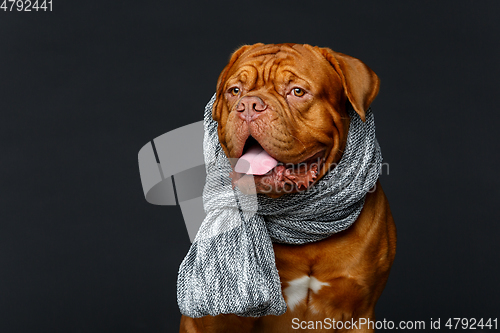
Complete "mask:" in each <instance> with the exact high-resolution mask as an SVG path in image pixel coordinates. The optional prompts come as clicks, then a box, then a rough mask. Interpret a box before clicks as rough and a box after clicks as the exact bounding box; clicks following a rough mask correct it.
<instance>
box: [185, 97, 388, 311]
mask: <svg viewBox="0 0 500 333" xmlns="http://www.w3.org/2000/svg"><path fill="white" fill-rule="evenodd" d="M214 101H215V95H214V96H213V97H212V99H211V100H210V102H209V103H208V104H207V106H206V108H205V114H204V131H205V134H204V142H203V150H204V158H205V165H206V171H207V178H206V184H205V188H204V191H203V203H204V208H205V212H206V214H207V215H206V218H205V220H204V221H203V223H202V225H201V227H200V229H199V231H198V233H197V235H196V238H195V240H194V242H193V244H192V245H191V248H190V249H189V252H188V253H187V255H186V257H185V258H184V260H183V261H182V263H181V266H180V268H179V274H178V280H177V302H178V304H179V308H180V311H181V313H182V314H184V315H186V316H189V317H194V318H196V317H202V316H205V315H212V316H215V315H218V314H228V313H234V314H237V315H239V316H249V317H259V316H265V315H281V314H283V313H285V312H286V303H285V300H284V298H283V295H282V293H281V283H280V278H279V275H278V270H277V269H276V264H275V258H274V251H273V246H272V242H279V243H287V244H305V243H309V242H315V241H319V240H322V239H324V238H327V237H329V236H331V235H333V234H335V233H338V232H340V231H343V230H345V229H347V228H348V227H349V226H350V225H351V224H352V223H353V222H354V221H355V220H356V219H357V217H358V215H359V213H360V212H361V209H362V208H363V204H364V202H365V196H366V193H367V192H368V191H369V190H370V189H372V188H373V186H374V185H375V183H376V181H377V179H378V176H379V173H380V166H381V162H382V154H381V152H380V148H379V145H378V143H377V140H376V138H375V123H374V118H373V113H372V112H371V110H368V111H367V113H366V121H365V122H363V121H362V120H361V119H360V118H359V116H358V115H357V114H356V113H355V111H354V110H353V109H352V108H349V110H348V112H349V116H350V118H351V122H350V126H349V132H348V136H347V144H346V148H345V151H344V154H343V156H342V158H341V160H340V162H339V163H338V165H337V166H335V168H333V169H332V170H331V171H330V172H329V173H327V174H326V175H325V176H323V177H322V178H321V179H320V180H319V181H318V182H317V183H316V184H314V185H313V186H311V187H310V188H308V189H307V190H305V191H303V192H298V193H293V194H285V195H283V196H281V197H279V198H277V199H271V198H269V197H267V196H265V195H261V194H258V195H247V194H242V193H241V192H240V191H239V190H238V189H237V188H236V189H233V188H232V184H231V179H230V177H229V174H230V173H231V171H232V169H231V165H230V163H229V161H228V159H227V157H226V156H225V154H224V151H223V150H222V147H221V146H220V144H219V141H218V136H217V122H215V121H214V120H213V119H212V105H213V103H214Z"/></svg>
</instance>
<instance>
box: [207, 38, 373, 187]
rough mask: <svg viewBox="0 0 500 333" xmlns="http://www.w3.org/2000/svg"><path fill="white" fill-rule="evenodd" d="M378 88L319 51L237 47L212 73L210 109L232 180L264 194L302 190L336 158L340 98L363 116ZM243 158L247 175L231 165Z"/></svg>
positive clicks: (342, 58) (344, 126)
mask: <svg viewBox="0 0 500 333" xmlns="http://www.w3.org/2000/svg"><path fill="white" fill-rule="evenodd" d="M378 90H379V79H378V77H377V76H376V75H375V73H373V71H372V70H371V69H370V68H368V66H366V65H365V64H364V63H362V62H361V61H360V60H358V59H355V58H352V57H350V56H347V55H344V54H341V53H336V52H333V51H332V50H330V49H327V48H318V47H312V46H310V45H298V44H278V45H264V44H255V45H251V46H243V47H241V48H240V49H239V50H237V51H236V52H235V53H234V54H233V55H232V57H231V59H230V61H229V64H228V65H227V66H226V67H225V68H224V70H223V71H222V73H221V74H220V76H219V80H218V83H217V92H216V102H215V103H214V107H213V114H212V115H213V118H214V120H215V121H217V122H218V136H219V141H220V144H221V146H222V148H223V150H224V152H225V154H226V156H227V157H228V158H230V160H231V161H232V166H233V168H234V169H235V171H234V172H233V173H232V175H231V177H232V179H233V185H236V186H238V187H239V188H240V189H241V190H242V191H243V192H248V189H249V188H251V187H253V186H254V185H255V189H256V190H257V192H258V193H265V194H267V195H268V196H270V197H278V196H281V195H283V194H284V193H293V192H296V191H301V190H305V189H307V188H308V187H310V186H311V185H312V184H313V183H314V182H316V181H317V180H319V179H320V178H321V177H322V176H323V175H325V174H326V173H327V172H328V170H329V169H330V168H331V167H333V166H334V165H335V164H336V163H337V162H338V161H339V160H340V158H341V156H342V151H343V150H344V148H345V143H346V138H347V132H348V128H349V118H348V116H347V112H346V103H347V101H349V102H350V103H351V104H352V106H353V108H354V110H355V111H356V112H357V113H358V114H359V116H360V117H361V119H363V120H364V117H365V111H366V110H367V108H368V107H369V105H370V104H371V102H372V101H373V99H374V98H375V96H376V95H377V93H378ZM257 155H258V156H260V157H262V156H264V157H265V158H263V159H260V160H259V162H256V161H257V160H258V158H257V157H255V156H257ZM247 156H250V158H251V161H250V160H249V161H250V162H249V164H250V165H249V166H248V167H249V168H250V169H253V171H250V172H248V171H245V170H241V166H238V163H239V162H238V159H240V160H248V158H247ZM252 161H253V162H252ZM259 163H261V165H257V164H259ZM266 163H267V166H266V165H265V164H266ZM247 169H248V168H247ZM256 170H257V171H256ZM245 173H249V174H253V177H248V176H246V175H245ZM249 182H251V184H250V183H249Z"/></svg>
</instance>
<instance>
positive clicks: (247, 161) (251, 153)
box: [231, 136, 324, 193]
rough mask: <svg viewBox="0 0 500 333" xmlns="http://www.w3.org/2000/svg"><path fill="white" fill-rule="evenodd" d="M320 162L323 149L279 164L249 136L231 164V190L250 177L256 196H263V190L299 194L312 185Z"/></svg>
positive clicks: (322, 160) (322, 158)
mask: <svg viewBox="0 0 500 333" xmlns="http://www.w3.org/2000/svg"><path fill="white" fill-rule="evenodd" d="M323 162H324V150H321V151H319V152H315V153H313V154H311V155H309V156H306V158H305V159H304V160H303V161H302V162H299V163H296V164H294V163H283V162H280V161H279V160H277V159H275V158H274V157H272V156H271V155H270V154H269V153H268V152H267V151H266V150H265V149H264V148H263V147H262V146H261V145H260V144H259V142H258V141H257V140H255V139H254V138H253V137H252V136H249V137H248V139H247V141H246V142H245V145H244V147H243V151H242V154H241V156H240V157H239V158H238V159H237V160H235V163H233V172H232V173H231V178H232V182H233V187H234V186H235V185H238V186H240V185H241V183H242V182H240V179H241V178H244V177H245V175H252V176H253V180H254V181H255V185H256V186H257V191H258V192H259V193H266V190H267V191H269V193H271V192H272V193H278V192H285V193H291V192H295V191H303V190H305V189H307V188H309V187H310V186H311V185H312V184H313V183H314V182H315V180H316V179H317V177H318V173H319V170H320V169H321V168H320V167H321V165H322V163H323ZM246 178H248V177H246Z"/></svg>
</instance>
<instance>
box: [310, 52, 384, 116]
mask: <svg viewBox="0 0 500 333" xmlns="http://www.w3.org/2000/svg"><path fill="white" fill-rule="evenodd" d="M317 50H318V51H319V52H320V53H321V54H322V55H323V56H324V57H325V58H326V60H328V61H329V62H330V64H332V66H333V67H334V68H335V71H336V72H337V73H338V74H339V75H340V78H341V79H342V85H343V86H344V91H345V93H346V95H347V98H348V99H349V101H350V102H351V104H352V106H353V108H354V110H355V111H356V112H357V113H358V114H359V116H360V118H361V119H362V120H363V121H365V112H366V110H368V108H369V107H370V104H371V103H372V102H373V100H374V99H375V97H376V96H377V94H378V91H379V88H380V80H379V78H378V76H377V75H376V74H375V73H374V72H373V71H372V70H371V69H370V67H368V66H367V65H365V64H364V63H363V62H362V61H361V60H359V59H356V58H353V57H351V56H348V55H346V54H342V53H338V52H334V51H332V50H330V49H329V48H317Z"/></svg>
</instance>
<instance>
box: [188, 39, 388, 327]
mask: <svg viewBox="0 0 500 333" xmlns="http://www.w3.org/2000/svg"><path fill="white" fill-rule="evenodd" d="M378 90H379V79H378V77H377V75H375V73H374V72H373V71H372V70H371V69H370V68H369V67H368V66H366V65H365V64H364V63H362V62H361V61H360V60H358V59H355V58H353V57H350V56H347V55H344V54H341V53H337V52H334V51H332V50H330V49H327V48H318V47H312V46H310V45H298V44H279V45H263V44H255V45H250V46H243V47H241V48H240V49H239V50H237V51H236V52H235V53H234V54H233V55H232V57H231V59H230V61H229V64H228V65H227V66H226V67H225V68H224V70H223V71H222V73H221V75H220V76H219V80H218V83H217V99H216V102H215V104H214V108H213V118H214V119H215V120H216V121H217V122H218V134H219V141H220V143H221V146H222V148H223V149H224V152H225V153H226V155H227V156H228V157H229V158H233V159H235V158H239V157H240V156H241V155H242V153H243V152H244V149H245V144H246V143H247V141H249V140H250V139H249V138H250V137H251V138H252V139H251V140H254V141H256V142H258V144H260V145H261V146H262V148H264V149H265V150H266V152H267V153H269V155H271V156H272V157H273V158H275V159H276V160H278V161H279V162H281V163H282V164H283V165H298V164H303V165H305V167H303V168H302V169H300V170H299V169H297V170H292V171H290V169H288V171H287V169H286V167H285V166H283V165H279V166H277V167H276V168H275V169H274V170H273V171H271V172H269V173H268V174H266V175H263V176H254V177H253V180H252V178H248V177H245V176H243V175H237V174H233V175H232V177H233V181H234V182H233V184H234V185H235V186H238V187H240V188H241V189H242V190H243V189H244V188H247V187H248V185H249V184H248V181H249V180H248V179H250V181H252V182H254V183H255V188H256V189H257V191H258V192H259V193H264V194H266V195H268V196H270V197H273V198H275V197H279V196H281V195H283V194H284V193H285V192H287V193H289V192H294V191H300V190H303V189H304V188H307V187H310V186H313V184H314V182H316V181H317V180H318V179H320V178H321V177H322V176H323V175H325V174H326V173H327V172H328V170H330V168H332V167H334V166H335V164H336V163H337V162H338V161H339V160H340V158H341V157H342V153H343V151H344V148H345V145H346V139H347V132H348V128H349V117H348V116H347V111H346V106H347V104H348V103H350V104H351V105H352V106H353V108H354V110H355V111H356V112H357V113H358V114H359V116H360V117H361V119H362V120H364V119H365V112H366V110H367V108H368V107H369V106H370V104H371V102H372V101H373V99H374V98H375V97H376V95H377V93H378ZM313 160H314V161H318V163H317V164H316V166H314V167H313V163H312V161H313ZM313 168H315V169H313ZM311 175H312V176H311ZM310 176H311V177H310ZM297 179H299V180H297ZM252 185H253V184H252ZM273 246H274V252H275V257H276V265H277V268H278V272H279V275H280V278H281V282H282V290H283V294H284V296H285V300H286V302H287V305H288V310H287V312H286V313H285V314H284V315H282V316H265V317H260V318H242V317H237V316H235V315H219V316H215V317H212V316H205V317H202V318H197V319H194V318H189V317H185V316H183V317H182V319H181V328H180V332H218V333H220V332H231V333H233V332H238V333H244V332H273V333H279V332H294V331H296V328H297V327H298V326H297V325H299V326H300V327H301V328H307V327H308V326H307V325H310V324H311V323H316V322H317V321H323V324H322V326H323V329H324V331H329V332H331V331H332V330H331V329H327V328H328V324H327V322H330V323H331V322H332V321H333V320H335V321H344V322H347V321H349V322H352V321H356V320H359V319H360V318H364V319H366V320H368V319H369V320H374V307H375V303H376V302H377V299H378V298H379V296H380V294H381V293H382V290H383V288H384V286H385V283H386V281H387V278H388V275H389V270H390V267H391V265H392V262H393V260H394V256H395V251H396V228H395V225H394V221H393V218H392V215H391V212H390V209H389V204H388V201H387V199H386V197H385V194H384V192H383V191H382V188H381V186H380V184H379V183H378V182H377V185H376V186H375V188H374V189H373V190H372V191H370V193H368V194H367V196H366V202H365V205H364V207H363V210H362V211H361V214H360V216H359V217H358V219H357V220H356V222H355V223H354V224H353V225H352V226H351V227H350V228H349V229H347V230H345V231H343V232H340V233H338V234H335V235H333V236H331V237H329V238H327V239H325V240H322V241H319V242H315V243H310V244H305V245H285V244H274V245H273ZM294 318H296V319H294ZM327 318H328V319H327ZM306 323H307V325H306ZM314 325H315V326H314V327H315V328H319V326H318V325H319V324H314ZM309 327H310V326H309ZM294 328H295V329H294ZM322 331H323V330H321V329H319V330H317V332H322ZM350 331H353V332H354V331H356V332H371V331H373V329H372V327H368V326H367V325H364V326H363V327H359V325H358V328H357V329H353V330H350Z"/></svg>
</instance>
